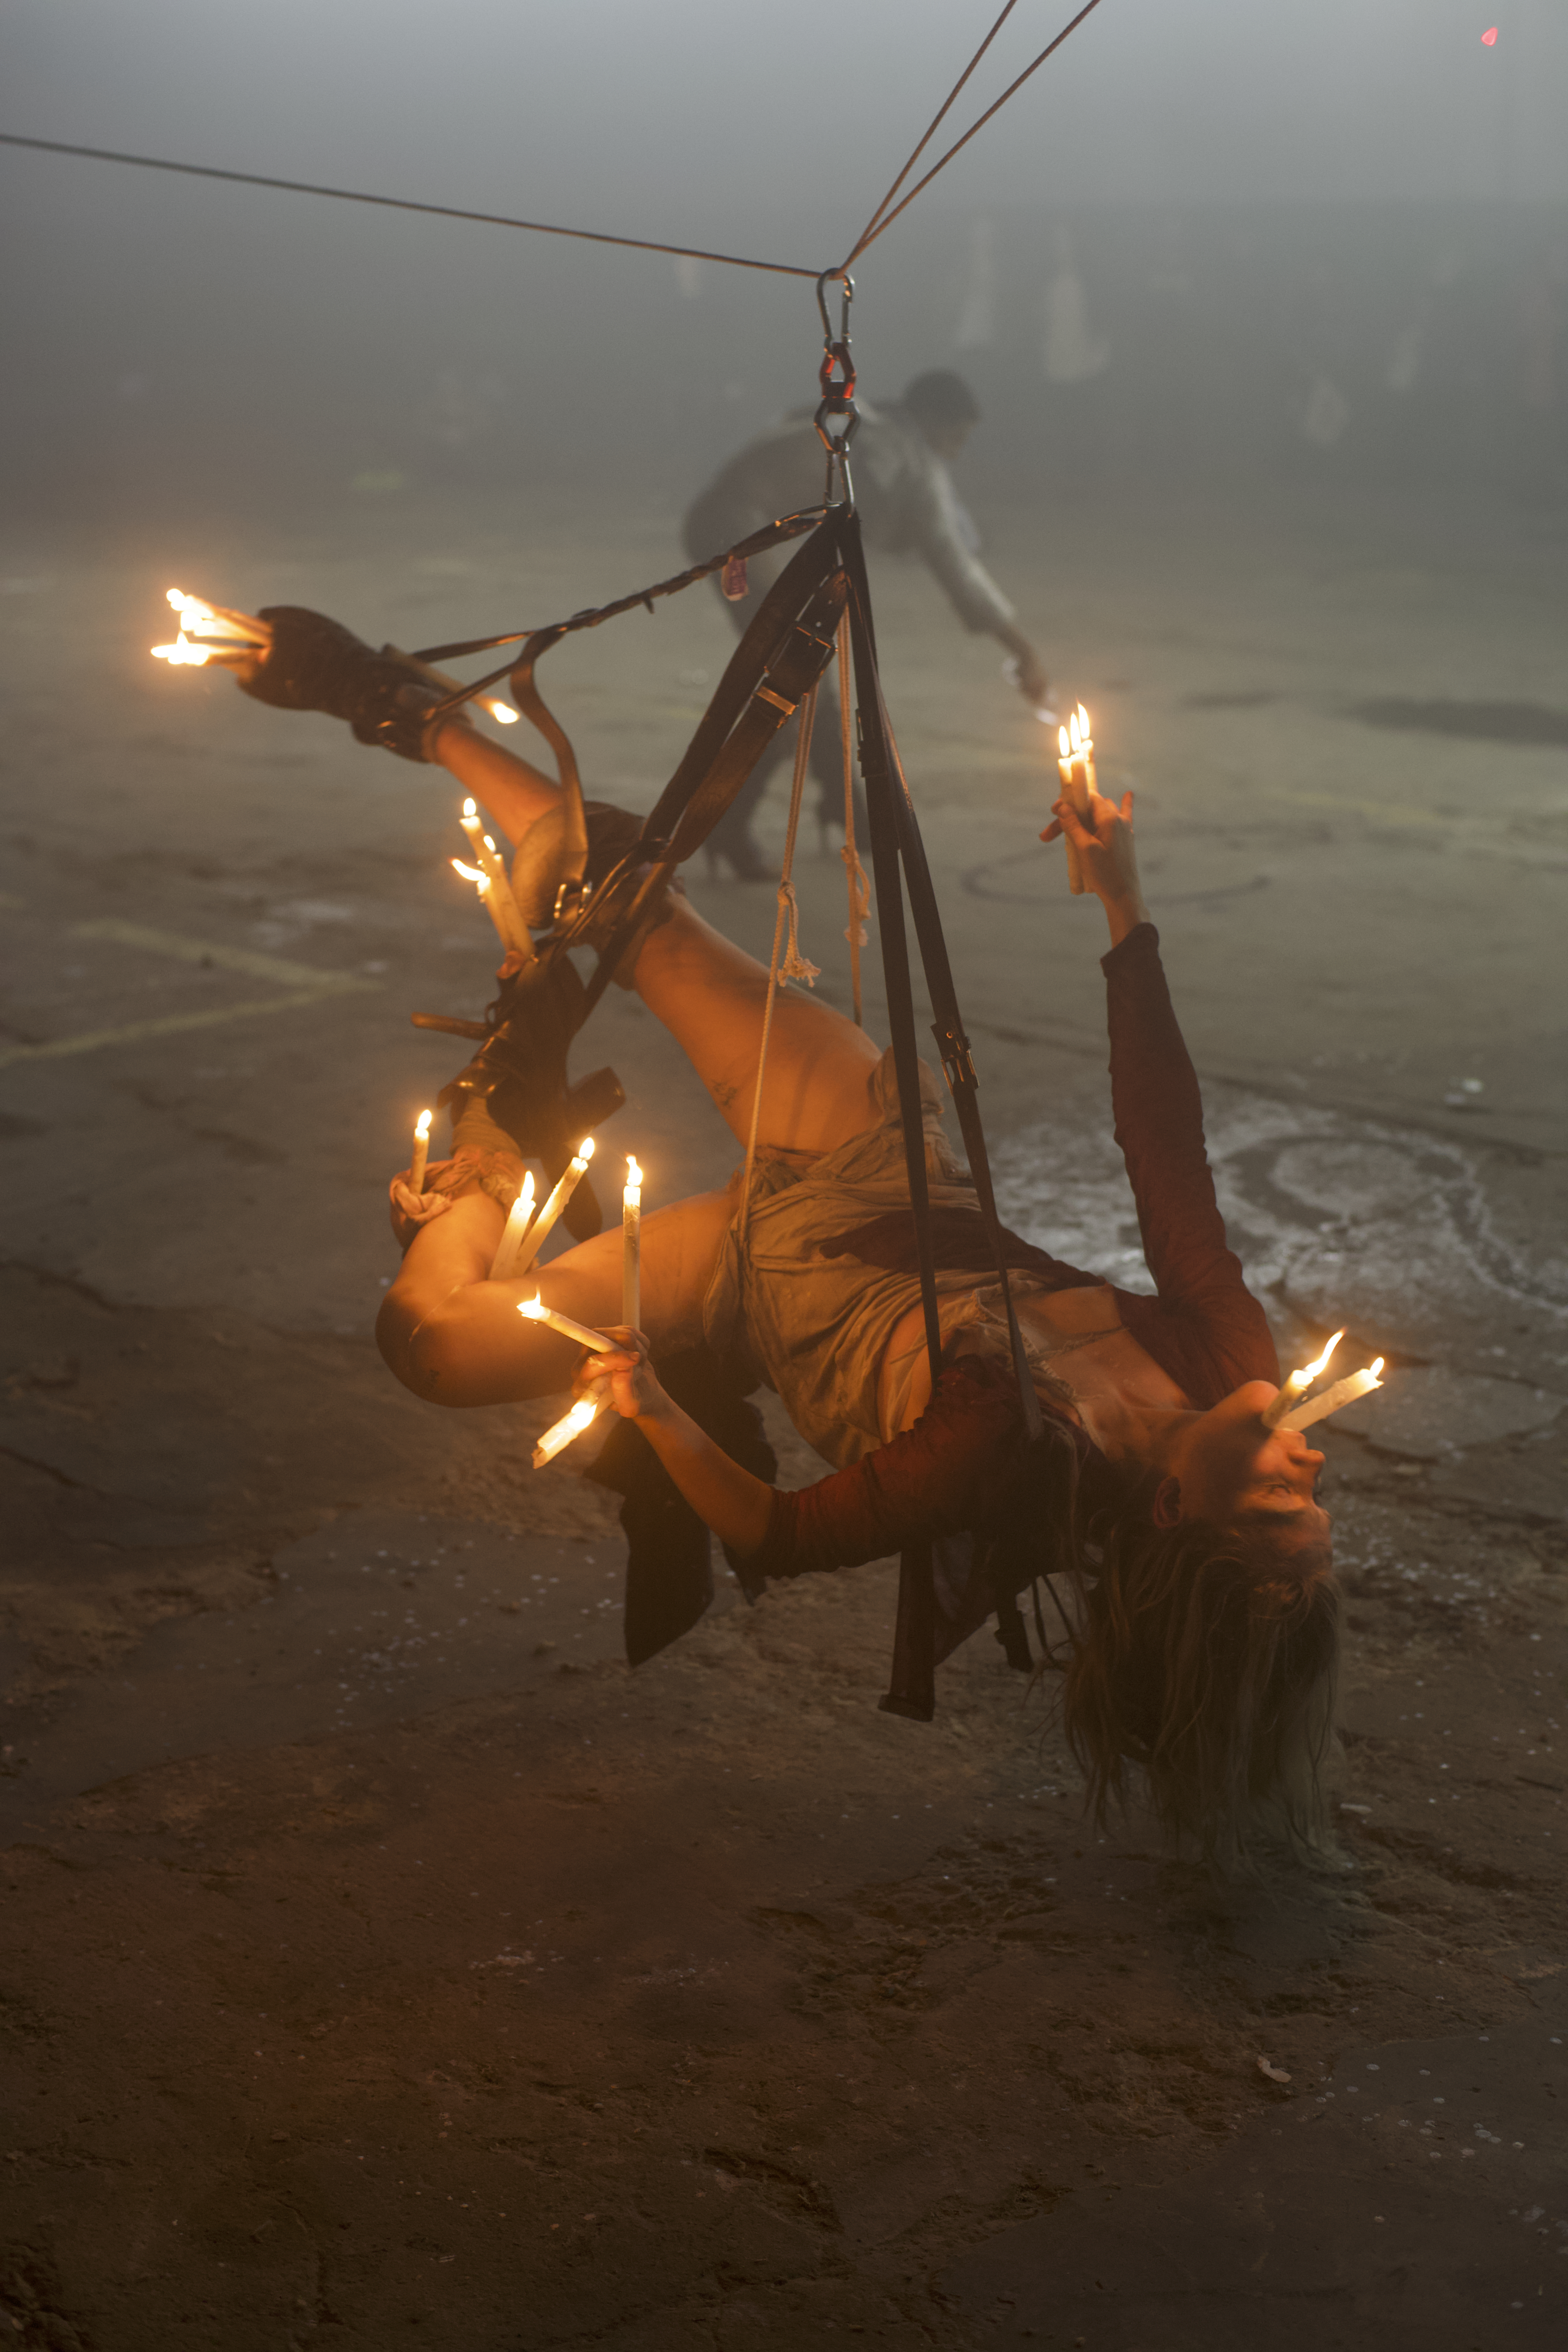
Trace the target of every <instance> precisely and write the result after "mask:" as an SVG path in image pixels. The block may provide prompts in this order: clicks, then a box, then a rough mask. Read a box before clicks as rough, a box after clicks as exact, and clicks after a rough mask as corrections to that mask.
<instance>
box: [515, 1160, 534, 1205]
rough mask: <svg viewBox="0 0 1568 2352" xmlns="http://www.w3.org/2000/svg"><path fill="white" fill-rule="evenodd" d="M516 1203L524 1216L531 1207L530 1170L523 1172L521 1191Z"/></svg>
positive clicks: (531, 1179)
mask: <svg viewBox="0 0 1568 2352" xmlns="http://www.w3.org/2000/svg"><path fill="white" fill-rule="evenodd" d="M517 1202H518V1207H519V1208H520V1209H521V1210H522V1211H523V1213H525V1214H526V1213H527V1212H528V1211H529V1210H530V1209H531V1208H532V1206H533V1171H532V1169H531V1168H530V1169H528V1170H526V1171H525V1172H524V1175H523V1179H522V1190H521V1192H520V1193H519V1194H518V1196H517Z"/></svg>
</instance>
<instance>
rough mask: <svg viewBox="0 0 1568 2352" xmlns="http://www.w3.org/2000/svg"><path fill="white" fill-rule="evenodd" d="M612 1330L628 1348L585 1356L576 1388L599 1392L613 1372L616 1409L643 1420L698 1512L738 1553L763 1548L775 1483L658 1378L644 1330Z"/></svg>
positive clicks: (650, 1438) (640, 1422)
mask: <svg viewBox="0 0 1568 2352" xmlns="http://www.w3.org/2000/svg"><path fill="white" fill-rule="evenodd" d="M609 1328H610V1335H611V1337H613V1338H615V1339H625V1341H626V1348H625V1349H624V1350H621V1351H618V1352H617V1353H616V1354H615V1355H613V1356H593V1357H589V1358H585V1359H584V1360H583V1361H582V1363H581V1364H580V1366H579V1369H578V1373H577V1378H576V1381H575V1382H574V1392H575V1393H576V1394H577V1395H579V1396H586V1395H589V1394H592V1393H595V1391H599V1390H601V1389H602V1384H603V1382H604V1381H605V1376H606V1375H607V1376H608V1378H609V1383H610V1395H611V1399H612V1402H614V1404H615V1408H616V1412H618V1413H620V1414H621V1416H622V1418H623V1419H624V1420H627V1421H634V1422H635V1423H637V1427H638V1429H640V1430H641V1432H642V1433H643V1435H644V1436H645V1437H646V1438H647V1442H648V1444H650V1445H651V1446H652V1447H653V1450H654V1452H655V1453H656V1454H658V1458H659V1460H660V1461H661V1462H662V1463H663V1465H664V1466H665V1468H666V1469H667V1470H668V1473H669V1475H670V1476H671V1477H672V1478H673V1479H674V1481H675V1484H676V1486H678V1487H679V1490H680V1492H681V1494H682V1495H683V1496H685V1497H686V1500H687V1501H688V1502H689V1504H690V1506H691V1507H692V1509H693V1510H694V1511H695V1512H696V1514H697V1516H698V1517H699V1518H700V1519H701V1520H702V1521H703V1522H704V1524H705V1525H706V1526H708V1527H710V1528H712V1530H713V1532H714V1534H715V1535H716V1536H717V1537H718V1538H719V1540H720V1542H721V1543H725V1544H728V1545H729V1547H730V1549H731V1551H735V1552H740V1553H742V1554H744V1553H746V1552H752V1551H755V1550H756V1549H757V1548H758V1546H759V1545H760V1544H761V1543H762V1541H763V1538H764V1537H765V1536H766V1534H767V1532H768V1521H769V1519H770V1517H771V1516H772V1513H773V1488H772V1487H771V1486H764V1485H763V1481H762V1479H760V1478H753V1477H752V1474H751V1472H750V1471H749V1470H742V1467H741V1465H740V1464H739V1463H738V1462H731V1459H730V1456H729V1455H728V1454H726V1453H724V1451H723V1450H722V1448H721V1447H720V1446H717V1445H715V1444H714V1443H713V1440H712V1439H711V1438H710V1437H709V1436H706V1435H705V1434H704V1433H703V1432H702V1431H701V1430H700V1429H699V1428H698V1426H697V1423H695V1422H694V1421H693V1420H692V1419H691V1417H690V1415H689V1413H685V1412H682V1411H681V1410H680V1407H679V1405H678V1404H676V1403H675V1402H673V1401H672V1400H671V1399H670V1398H669V1397H668V1396H667V1395H666V1394H665V1392H664V1390H663V1389H662V1388H661V1387H660V1385H659V1383H658V1381H657V1380H656V1379H655V1378H654V1375H653V1371H652V1369H651V1367H650V1365H649V1363H648V1360H647V1339H645V1338H644V1337H643V1335H642V1333H641V1332H640V1331H632V1330H629V1329H628V1328H626V1325H625V1324H620V1325H615V1324H612V1325H611V1326H610V1327H609Z"/></svg>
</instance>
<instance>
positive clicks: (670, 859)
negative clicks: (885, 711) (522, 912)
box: [561, 524, 847, 1012]
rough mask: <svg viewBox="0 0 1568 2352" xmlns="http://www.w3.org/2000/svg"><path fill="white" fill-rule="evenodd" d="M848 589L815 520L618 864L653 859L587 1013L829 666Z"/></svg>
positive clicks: (830, 542)
mask: <svg viewBox="0 0 1568 2352" xmlns="http://www.w3.org/2000/svg"><path fill="white" fill-rule="evenodd" d="M846 593H847V591H846V587H845V583H844V579H843V574H842V572H840V570H839V567H838V545H837V537H836V535H835V533H834V531H833V530H832V528H831V527H830V526H829V525H826V524H824V525H819V526H818V528H817V529H816V530H815V531H814V532H813V533H812V536H811V537H810V538H809V539H808V540H807V541H806V542H805V546H804V547H802V548H800V549H799V550H797V551H796V552H795V555H794V556H792V557H791V559H790V561H789V562H788V563H787V564H786V565H785V566H784V571H783V572H780V574H779V576H778V578H777V579H776V580H775V581H774V583H773V586H772V587H771V588H770V589H769V591H768V593H767V594H766V595H765V596H764V597H763V602H762V604H761V605H760V606H759V608H758V610H757V612H756V613H755V614H753V615H752V620H751V622H750V624H749V625H748V627H747V629H746V633H745V635H744V636H743V637H742V639H741V642H740V644H739V645H738V646H736V648H735V650H734V652H733V654H732V655H731V657H730V660H729V663H728V665H727V667H726V668H725V671H724V675H723V677H721V679H720V681H719V684H718V687H717V688H716V689H715V692H714V695H713V698H712V700H711V702H710V704H709V706H708V708H707V709H706V710H705V711H704V713H703V715H702V718H701V720H700V723H699V725H698V729H697V731H696V733H695V734H694V735H693V737H692V739H691V740H690V742H689V744H688V746H687V748H686V751H685V753H684V754H683V756H682V758H681V761H680V764H679V767H678V768H677V769H676V771H675V773H674V774H673V776H671V778H670V780H669V782H668V784H667V785H666V786H665V788H664V791H663V792H662V793H660V794H659V797H658V802H657V803H656V804H655V806H654V808H653V810H652V811H651V813H650V814H649V815H648V816H647V819H646V821H645V823H644V824H643V829H642V833H641V835H640V836H639V838H638V839H637V842H636V843H635V844H634V845H633V847H632V848H631V850H630V851H629V852H628V854H627V856H626V859H624V860H623V861H622V863H623V866H633V867H636V866H639V865H644V864H647V861H649V860H650V859H651V860H653V861H654V863H653V865H652V866H651V868H650V870H649V872H648V874H647V877H646V879H645V880H644V882H643V884H642V887H640V889H639V890H638V891H637V895H636V896H635V897H634V898H630V899H629V900H628V901H627V903H626V908H625V909H624V911H623V913H622V914H621V917H620V919H619V921H618V923H617V925H616V930H615V933H614V935H613V936H612V937H611V938H610V939H609V940H607V941H605V942H603V943H602V944H601V946H600V949H599V963H598V968H597V970H596V971H595V974H594V977H593V979H592V980H591V981H590V982H588V990H587V1003H586V1007H585V1012H591V1011H592V1010H593V1008H594V1006H595V1004H596V1003H598V1001H599V999H600V997H601V996H602V995H603V994H604V992H605V988H606V986H607V985H608V982H609V980H610V976H611V974H612V973H613V972H614V971H615V968H616V964H617V962H618V961H619V960H620V957H621V954H622V952H623V951H624V949H625V947H626V941H627V940H629V939H630V938H631V936H632V933H633V932H634V930H635V929H636V928H637V923H638V921H639V919H641V916H642V913H643V910H644V908H645V907H646V905H647V902H648V900H649V899H650V898H652V896H653V895H654V894H655V893H656V892H657V891H658V890H659V889H661V888H662V887H663V884H664V880H665V877H667V876H668V874H669V873H671V872H673V870H674V868H675V867H676V866H680V865H683V864H684V863H685V861H686V859H687V858H689V856H692V855H693V853H694V852H695V851H697V850H699V849H700V847H701V846H702V844H703V843H704V842H705V841H706V840H707V838H708V836H709V835H710V833H711V832H712V830H713V828H714V826H715V825H716V824H718V823H719V821H720V819H721V817H722V816H723V815H724V813H725V811H726V810H727V809H729V808H730V807H731V805H732V803H733V802H734V799H735V796H736V794H737V793H739V791H740V789H741V787H742V784H743V783H744V782H745V781H746V779H747V777H748V776H749V775H750V774H751V772H752V769H753V768H754V767H755V766H756V764H757V761H759V760H760V759H761V757H762V755H763V751H765V750H766V749H767V747H768V745H769V743H771V742H772V740H773V737H774V736H775V735H776V734H777V733H778V731H779V730H780V728H781V727H783V726H784V722H785V720H786V719H790V718H791V717H793V715H794V713H795V708H796V706H797V705H798V704H799V703H800V702H801V701H802V700H803V699H804V698H805V695H806V693H807V691H808V690H809V688H811V687H812V686H814V685H815V684H816V680H817V679H818V678H819V677H821V675H822V673H823V671H824V670H825V669H826V667H827V664H828V662H829V661H830V660H831V658H832V656H833V645H834V638H835V635H836V633H837V627H838V618H839V614H841V613H842V611H843V609H844V599H845V595H846ZM620 870H621V869H620V868H619V867H617V869H616V871H617V872H619V871H620ZM606 879H608V877H606ZM603 887H604V885H603V884H601V885H600V888H601V890H602V889H603ZM588 914H589V915H591V907H590V909H589V910H588ZM584 919H588V916H587V915H585V917H584ZM561 943H562V945H563V947H567V948H569V947H570V946H571V945H572V944H573V934H572V931H571V930H570V929H568V930H567V931H566V932H565V933H564V934H563V939H562V942H561Z"/></svg>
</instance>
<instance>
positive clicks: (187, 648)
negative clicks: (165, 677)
mask: <svg viewBox="0 0 1568 2352" xmlns="http://www.w3.org/2000/svg"><path fill="white" fill-rule="evenodd" d="M211 659H212V656H211V654H210V653H209V652H208V651H207V648H206V646H194V645H192V643H191V641H190V639H189V637H187V636H186V635H185V633H184V629H182V630H181V631H180V634H179V635H178V637H177V638H176V639H175V641H174V644H173V645H172V646H153V660H154V661H166V662H167V663H169V665H170V667H172V668H174V669H179V668H181V667H185V668H188V669H205V667H206V665H207V663H208V662H209V661H210V660H211Z"/></svg>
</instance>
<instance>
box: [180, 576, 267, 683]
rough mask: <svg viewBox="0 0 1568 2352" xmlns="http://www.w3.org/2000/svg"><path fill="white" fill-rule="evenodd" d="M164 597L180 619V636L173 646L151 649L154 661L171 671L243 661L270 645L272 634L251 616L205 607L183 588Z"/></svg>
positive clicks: (199, 598)
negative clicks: (170, 668) (171, 668)
mask: <svg viewBox="0 0 1568 2352" xmlns="http://www.w3.org/2000/svg"><path fill="white" fill-rule="evenodd" d="M168 598H169V602H170V604H172V605H173V606H174V610H175V612H176V613H177V614H179V616H180V634H179V636H178V638H177V639H176V640H175V642H174V645H172V646H153V660H154V661H166V662H168V663H169V664H170V665H171V667H174V668H175V669H178V668H181V667H185V668H189V669H205V667H206V665H207V663H208V662H209V661H216V662H243V661H247V660H248V659H249V658H250V656H251V655H252V654H258V653H266V652H267V650H268V647H269V646H270V645H271V643H272V631H271V630H270V628H269V627H268V625H267V623H266V622H265V621H258V619H257V617H256V615H255V614H253V613H231V612H230V611H229V609H228V607H227V605H226V604H205V603H204V602H203V600H202V598H201V597H200V596H187V595H186V593H185V592H184V589H183V588H171V589H170V590H169V591H168ZM187 631H189V632H191V633H192V634H190V635H187V634H186V632H187Z"/></svg>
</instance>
